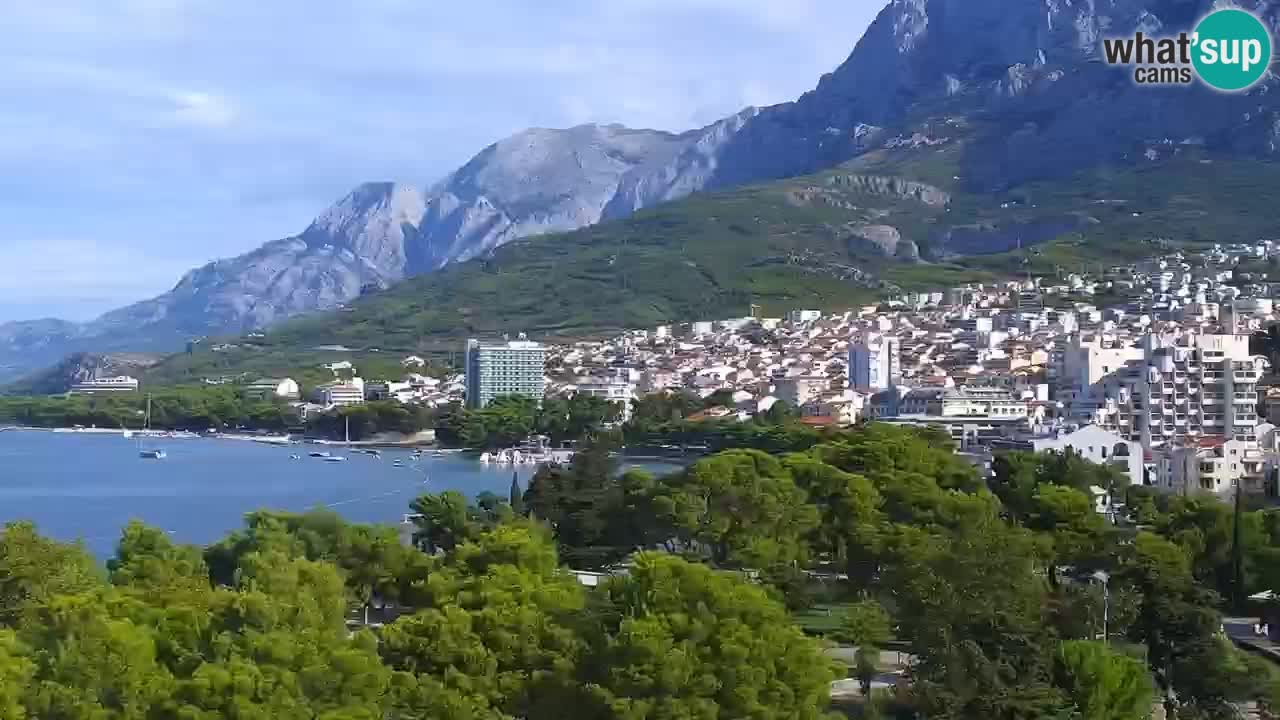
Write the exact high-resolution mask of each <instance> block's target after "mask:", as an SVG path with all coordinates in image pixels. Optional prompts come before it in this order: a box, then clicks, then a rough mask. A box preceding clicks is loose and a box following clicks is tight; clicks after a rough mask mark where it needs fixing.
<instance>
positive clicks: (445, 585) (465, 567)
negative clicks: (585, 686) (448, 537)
mask: <svg viewBox="0 0 1280 720" xmlns="http://www.w3.org/2000/svg"><path fill="white" fill-rule="evenodd" d="M426 584H427V588H426V590H427V592H426V594H425V596H424V598H423V600H424V602H423V607H422V609H421V610H419V612H418V613H417V614H415V615H414V616H413V618H406V619H402V620H400V621H398V622H396V623H394V624H392V625H390V626H388V627H387V628H386V629H385V630H384V633H383V644H382V653H383V657H384V659H385V661H386V662H387V664H388V665H389V666H390V667H391V668H393V669H394V670H396V671H397V672H400V673H406V674H409V675H412V676H413V679H412V681H407V680H404V681H401V682H400V689H401V690H402V691H404V692H406V693H407V694H406V695H402V696H401V697H400V698H398V699H397V700H396V701H395V703H394V704H396V705H397V706H398V707H400V708H401V711H402V712H403V713H405V714H407V715H410V716H418V717H425V716H426V715H425V713H427V712H431V711H442V710H439V709H440V708H444V707H449V703H446V702H445V701H444V700H443V699H442V698H441V696H440V691H444V692H445V693H447V694H449V695H453V696H456V698H457V700H456V701H451V702H452V703H453V706H452V707H451V708H450V709H449V710H448V712H451V713H455V714H456V713H460V712H462V711H463V710H466V711H467V712H474V713H476V714H475V715H474V717H493V716H496V713H501V714H502V716H505V717H529V718H535V717H545V718H552V717H562V716H563V713H564V709H565V708H567V707H576V705H575V703H574V701H573V699H572V698H574V697H575V696H576V695H577V694H578V692H579V691H578V689H577V687H576V684H575V683H574V682H573V673H574V671H575V668H576V667H577V664H578V657H579V654H580V652H581V649H582V641H581V639H580V637H579V633H578V631H577V629H576V626H577V623H578V618H580V617H581V614H582V612H583V609H584V605H585V593H584V591H583V589H582V587H581V586H580V585H579V584H578V583H577V581H576V580H575V579H574V578H573V577H572V576H570V575H568V574H566V573H562V572H560V569H559V563H558V558H557V557H556V553H555V547H554V545H553V544H552V543H551V541H550V538H549V537H548V535H547V534H546V532H545V531H543V530H542V529H540V528H538V527H536V526H534V525H531V524H526V523H519V522H517V523H511V524H506V525H499V526H497V527H494V528H492V529H489V530H485V531H482V532H480V533H479V534H478V535H477V536H476V537H475V538H474V539H473V540H470V541H468V542H465V543H463V544H461V545H459V546H458V548H457V549H456V550H455V551H454V552H453V553H451V554H450V555H449V556H448V557H447V558H446V560H445V562H444V565H443V566H442V567H441V568H440V569H439V570H438V571H436V572H434V573H432V574H431V576H430V578H429V579H428V580H427V583H426ZM445 716H446V717H448V715H445ZM456 716H457V717H472V716H468V715H461V714H457V715H456Z"/></svg>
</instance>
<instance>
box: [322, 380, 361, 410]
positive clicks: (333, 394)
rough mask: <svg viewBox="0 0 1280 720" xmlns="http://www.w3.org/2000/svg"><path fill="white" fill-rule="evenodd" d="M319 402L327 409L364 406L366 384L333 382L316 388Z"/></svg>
mask: <svg viewBox="0 0 1280 720" xmlns="http://www.w3.org/2000/svg"><path fill="white" fill-rule="evenodd" d="M316 399H317V401H318V402H319V403H320V404H321V405H324V406H326V407H342V406H346V405H363V404H364V383H363V382H360V383H355V382H333V383H329V384H327V385H321V386H320V387H318V388H316Z"/></svg>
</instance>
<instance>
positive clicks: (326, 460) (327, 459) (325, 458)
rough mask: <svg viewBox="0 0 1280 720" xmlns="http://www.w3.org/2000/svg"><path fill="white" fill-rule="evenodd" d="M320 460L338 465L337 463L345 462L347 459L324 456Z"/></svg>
mask: <svg viewBox="0 0 1280 720" xmlns="http://www.w3.org/2000/svg"><path fill="white" fill-rule="evenodd" d="M321 459H322V460H324V461H325V462H330V463H339V462H346V461H347V459H346V458H344V457H342V456H341V455H326V456H324V457H323V458H321Z"/></svg>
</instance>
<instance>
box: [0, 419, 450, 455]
mask: <svg viewBox="0 0 1280 720" xmlns="http://www.w3.org/2000/svg"><path fill="white" fill-rule="evenodd" d="M0 432H41V433H54V434H58V435H119V436H121V437H124V436H125V435H124V433H125V431H124V429H120V428H93V427H90V428H77V427H56V428H48V427H34V426H29V425H5V426H2V427H0ZM129 432H130V433H131V434H132V436H134V437H151V438H164V439H168V440H235V441H240V442H256V443H262V444H266V445H293V444H304V443H305V444H308V445H330V446H342V447H348V446H349V447H362V448H415V447H433V446H435V445H436V441H435V433H434V432H433V431H425V432H420V433H417V434H415V435H412V436H406V437H401V438H397V439H392V438H387V437H382V438H377V439H373V440H352V441H350V442H347V441H345V440H329V439H318V438H316V439H313V438H304V437H299V436H293V435H253V434H246V433H203V434H202V433H193V432H190V431H183V430H150V431H144V430H130V431H129ZM441 450H442V451H444V452H449V453H461V452H464V451H463V450H454V449H445V448H441Z"/></svg>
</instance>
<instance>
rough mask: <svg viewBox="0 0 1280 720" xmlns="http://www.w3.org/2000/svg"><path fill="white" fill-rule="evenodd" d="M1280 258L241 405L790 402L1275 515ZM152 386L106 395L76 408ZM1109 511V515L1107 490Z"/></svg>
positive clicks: (499, 358) (500, 354) (1251, 251)
mask: <svg viewBox="0 0 1280 720" xmlns="http://www.w3.org/2000/svg"><path fill="white" fill-rule="evenodd" d="M1277 257H1280V243H1274V242H1269V241H1268V242H1260V243H1257V244H1254V245H1232V246H1227V247H1221V246H1214V247H1213V248H1212V249H1210V250H1207V251H1204V252H1198V253H1191V252H1173V253H1171V254H1168V255H1165V256H1162V257H1158V258H1153V259H1151V260H1148V261H1145V262H1142V263H1138V264H1136V265H1131V266H1121V267H1110V268H1097V269H1096V272H1094V273H1090V272H1087V271H1086V270H1085V269H1081V271H1080V272H1077V273H1069V274H1065V275H1064V276H1063V277H1061V279H1058V280H1050V279H1045V278H1027V279H1025V280H1021V281H1018V280H1011V281H1007V282H1001V283H992V284H971V285H967V286H964V287H958V288H951V289H948V290H945V291H937V292H928V293H912V294H907V295H903V296H900V297H897V298H894V299H892V300H888V301H886V302H882V303H879V304H875V305H867V306H865V307H860V308H855V309H851V310H849V311H846V312H839V313H823V312H819V311H816V310H806V309H795V310H792V311H790V312H788V313H787V314H786V316H785V317H776V318H775V317H761V316H758V315H759V312H758V308H756V307H754V306H753V308H752V310H753V311H755V312H753V314H752V315H749V316H745V317H739V318H730V319H722V320H702V321H697V322H690V323H685V324H681V325H661V326H658V327H654V328H650V329H636V330H631V331H628V332H625V333H622V334H621V335H618V336H616V337H613V338H609V339H601V340H589V341H577V342H570V343H561V344H549V343H544V342H534V341H531V340H529V339H528V338H526V337H524V336H523V335H521V336H519V337H518V338H515V339H512V338H502V339H485V340H479V339H472V340H470V341H468V342H467V343H466V346H465V352H463V353H460V355H461V356H462V357H463V359H464V360H463V363H462V367H461V368H454V370H453V371H450V372H448V373H444V374H443V376H432V375H429V374H426V373H425V371H424V369H425V368H426V367H427V366H428V362H427V360H425V359H423V358H422V357H417V356H408V357H405V358H403V359H402V360H401V361H400V366H401V367H402V369H403V375H402V377H399V378H397V379H394V380H389V379H385V378H383V379H379V380H376V381H374V380H365V379H363V378H361V377H360V376H359V374H358V373H359V369H358V368H357V367H356V366H355V365H354V364H353V363H352V362H350V361H347V360H340V361H337V362H332V363H329V364H327V365H325V368H326V369H327V370H328V371H330V372H332V373H333V377H334V379H333V380H332V381H331V382H326V383H320V384H317V385H316V386H315V387H314V388H312V389H311V390H310V391H309V392H308V393H307V394H306V395H307V396H306V397H305V398H304V397H303V396H302V395H303V394H302V391H301V388H300V386H299V383H298V382H297V381H295V380H293V379H289V378H261V379H256V380H254V381H252V382H250V383H248V384H247V385H246V386H245V388H244V391H245V392H246V394H249V395H252V396H256V397H261V398H269V399H278V400H284V401H286V402H290V403H292V405H293V406H294V408H295V409H296V410H297V412H298V413H299V414H300V415H301V416H302V417H303V418H305V417H307V416H308V415H314V414H317V413H325V412H329V411H332V410H334V409H335V408H341V407H346V406H351V405H358V404H362V403H364V402H366V401H375V400H384V401H385V400H393V401H398V402H400V403H405V404H417V405H423V406H426V407H428V408H443V407H446V406H449V405H451V404H460V403H464V402H465V403H466V404H467V406H468V407H471V408H481V407H484V406H485V405H487V404H488V403H490V402H491V401H492V400H493V399H495V398H498V397H503V396H523V397H530V398H536V399H541V398H543V397H545V396H572V395H575V394H587V395H591V396H596V397H600V398H604V399H606V400H608V401H610V402H613V403H616V404H617V405H618V409H619V413H618V416H619V420H620V421H621V422H626V421H627V420H628V419H629V418H630V414H631V410H632V406H633V401H635V400H636V399H638V398H640V397H643V396H645V395H650V394H654V393H688V394H691V395H696V396H697V397H699V398H711V397H712V396H714V397H715V398H716V399H718V400H720V402H718V403H717V404H714V405H712V406H710V407H707V408H705V409H703V410H700V411H699V412H697V413H696V414H693V415H691V416H690V417H688V418H687V420H689V421H694V422H696V421H698V420H720V421H725V420H735V419H736V420H740V421H744V422H745V421H747V420H750V419H751V418H753V417H756V416H758V415H761V414H763V413H766V412H768V411H769V410H770V409H771V408H772V407H773V406H774V405H775V404H776V403H785V404H786V406H787V407H788V408H790V409H791V410H792V411H793V412H795V413H797V414H798V415H799V417H800V422H801V423H804V424H806V425H811V426H815V427H826V426H849V425H853V424H856V423H859V422H863V421H868V420H875V421H878V422H886V423H895V424H904V425H915V426H932V427H938V428H941V429H943V430H944V431H946V432H947V433H948V434H949V435H950V436H951V437H952V438H953V439H954V440H955V441H956V444H957V446H958V447H959V449H960V452H962V453H963V454H964V455H965V456H966V457H969V458H971V459H972V460H973V461H974V462H976V463H979V464H982V465H984V466H987V465H989V463H990V460H991V458H992V454H993V453H994V452H998V451H1001V450H1017V449H1024V450H1032V451H1045V450H1061V449H1064V448H1072V449H1074V450H1075V451H1076V452H1078V453H1079V454H1081V455H1082V456H1084V457H1086V458H1088V459H1090V460H1092V461H1094V462H1098V463H1103V464H1108V465H1111V466H1114V467H1115V468H1116V469H1117V470H1119V471H1121V472H1122V473H1123V474H1125V475H1126V476H1127V477H1128V479H1129V481H1130V483H1132V484H1137V485H1149V486H1154V487H1155V488H1158V489H1160V490H1162V491H1165V492H1169V493H1179V494H1191V493H1196V492H1208V493H1213V494H1216V495H1219V496H1227V495H1229V494H1230V493H1232V492H1233V491H1234V489H1235V488H1237V487H1239V488H1241V489H1242V490H1243V491H1244V492H1245V493H1249V494H1255V495H1265V496H1267V497H1275V496H1276V495H1277V492H1278V490H1280V488H1278V487H1277V477H1278V476H1280V438H1278V436H1277V434H1276V432H1275V428H1276V424H1277V421H1280V388H1276V389H1274V390H1270V391H1268V390H1267V389H1266V388H1267V387H1268V386H1267V383H1266V380H1265V378H1266V376H1267V374H1268V372H1269V371H1270V370H1271V367H1272V363H1271V359H1270V358H1269V357H1268V352H1273V351H1278V350H1280V343H1277V344H1276V345H1275V346H1274V347H1264V346H1265V345H1266V343H1265V342H1263V343H1261V344H1260V343H1259V341H1258V339H1257V338H1255V336H1258V338H1265V337H1266V336H1265V334H1264V332H1265V330H1266V328H1267V327H1268V326H1269V325H1270V324H1272V323H1274V322H1275V321H1276V320H1277V316H1276V307H1275V300H1274V299H1273V296H1275V295H1276V294H1277V293H1280V284H1273V283H1267V282H1265V281H1263V280H1261V279H1260V278H1263V277H1265V270H1266V268H1267V266H1268V264H1269V263H1273V262H1274V261H1275V259H1276V258H1277ZM1251 339H1253V340H1252V341H1251ZM457 370H461V372H456V371H457ZM437 375H440V374H439V373H437ZM206 382H210V383H221V382H228V379H226V378H219V379H208V380H207V381H206ZM137 388H138V381H137V380H136V379H133V378H128V377H123V378H103V379H100V380H91V381H87V382H85V383H81V384H80V385H78V386H76V387H75V388H73V393H100V392H110V391H116V390H137ZM1096 500H1097V503H1098V507H1099V510H1100V512H1110V507H1111V504H1112V502H1113V500H1112V498H1110V497H1106V496H1104V495H1103V491H1102V490H1101V489H1100V490H1099V497H1097V498H1096Z"/></svg>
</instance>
